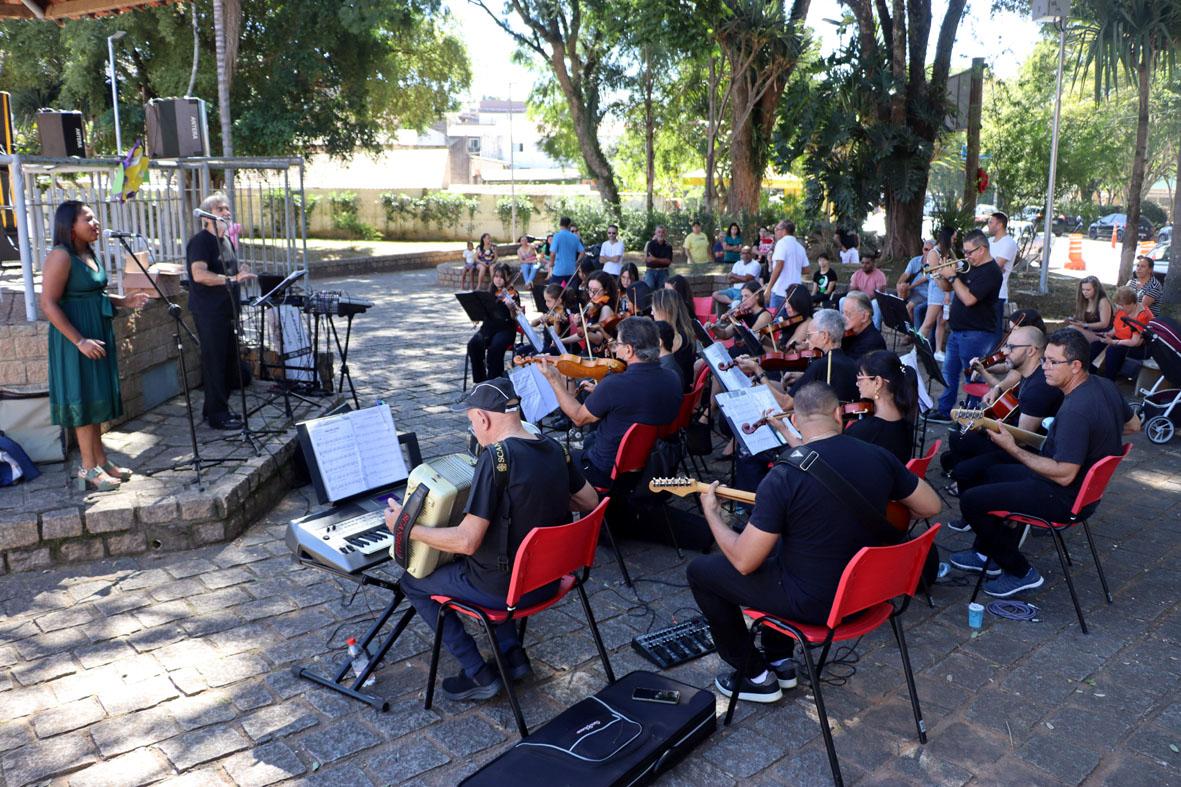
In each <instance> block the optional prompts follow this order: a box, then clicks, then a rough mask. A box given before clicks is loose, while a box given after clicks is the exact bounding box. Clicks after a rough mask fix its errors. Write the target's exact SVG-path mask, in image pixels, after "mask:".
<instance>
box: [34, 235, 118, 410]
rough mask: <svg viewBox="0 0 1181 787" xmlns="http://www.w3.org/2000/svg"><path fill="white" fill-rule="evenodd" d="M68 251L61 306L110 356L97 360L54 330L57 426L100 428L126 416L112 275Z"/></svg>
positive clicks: (52, 394)
mask: <svg viewBox="0 0 1181 787" xmlns="http://www.w3.org/2000/svg"><path fill="white" fill-rule="evenodd" d="M59 248H62V247H59ZM63 250H64V251H66V253H68V254H69V255H70V277H69V279H67V280H66V288H65V290H63V291H62V295H61V299H60V300H59V301H58V305H59V306H61V310H62V311H63V312H65V315H66V319H68V320H69V321H70V324H71V325H73V326H74V327H75V328H77V329H78V332H79V333H81V334H82V336H83V337H84V338H86V339H98V340H99V341H102V342H105V349H106V351H107V354H106V357H104V358H100V359H99V360H97V361H94V360H91V359H90V358H87V357H86V356H85V355H83V354H82V351H81V350H79V349H78V348H77V347H76V346H75V345H74V343H73V342H71V341H70V340H69V339H67V338H66V337H65V336H63V335H62V334H61V332H60V331H59V330H58V329H57V328H55V327H53V326H50V328H49V406H50V409H51V415H52V418H53V422H54V423H55V424H59V425H61V426H67V427H69V426H86V425H87V424H100V423H102V422H104V421H110V420H112V419H113V418H117V417H119V416H121V415H122V414H123V398H122V396H121V395H120V393H119V365H118V363H117V362H116V360H115V328H114V325H113V324H112V319H113V318H114V316H115V307H114V304H112V303H111V300H110V299H109V298H108V297H107V295H106V289H107V272H106V270H104V269H103V268H102V266H101V265H100V266H99V269H98V270H97V271H96V270H93V269H92V268H91V267H90V266H89V265H87V264H86V263H85V262H83V261H82V258H81V257H79V256H78V255H77V254H76V253H75V252H74V251H73V250H72V249H64V248H63Z"/></svg>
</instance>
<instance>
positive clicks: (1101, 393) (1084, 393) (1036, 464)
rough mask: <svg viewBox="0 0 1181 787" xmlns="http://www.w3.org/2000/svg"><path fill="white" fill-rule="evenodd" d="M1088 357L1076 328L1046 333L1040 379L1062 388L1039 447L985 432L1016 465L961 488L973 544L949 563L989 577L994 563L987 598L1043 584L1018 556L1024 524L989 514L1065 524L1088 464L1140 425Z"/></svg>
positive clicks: (1114, 449)
mask: <svg viewBox="0 0 1181 787" xmlns="http://www.w3.org/2000/svg"><path fill="white" fill-rule="evenodd" d="M1014 333H1015V332H1014ZM1090 358H1091V356H1090V346H1089V344H1088V342H1087V340H1086V337H1084V336H1083V335H1082V334H1081V333H1079V332H1078V331H1076V330H1073V329H1071V328H1064V329H1062V330H1059V331H1055V332H1054V333H1052V334H1050V336H1049V337H1047V339H1046V348H1045V351H1044V356H1043V358H1042V362H1043V366H1042V368H1043V369H1044V370H1045V375H1046V382H1047V383H1048V384H1049V385H1050V386H1052V387H1054V388H1057V389H1058V390H1060V391H1061V392H1062V394H1063V399H1062V406H1061V407H1059V408H1058V414H1057V415H1056V416H1055V417H1054V424H1053V426H1051V427H1050V431H1049V434H1047V435H1046V440H1045V443H1044V444H1043V445H1042V447H1041V450H1040V451H1039V452H1034V451H1027V450H1024V449H1022V448H1021V447H1020V446H1018V445H1017V443H1016V441H1015V440H1014V437H1013V435H1012V434H1010V433H1009V432H1008V431H1006V430H1004V429H1002V430H1000V431H999V432H991V431H990V432H988V435H989V439H990V440H992V441H993V442H994V443H995V444H996V445H997V447H998V448H1000V449H1001V450H1002V451H1004V452H1005V453H1006V454H1007V455H1008V456H1009V457H1011V458H1012V459H1014V460H1015V461H1016V463H1015V464H1014V463H1010V464H994V465H992V466H991V467H990V468H989V469H988V470H987V471H986V473H985V474H984V476H983V477H982V478H981V479H980V480H979V481H976V482H973V483H972V484H971V485H970V486H969V485H968V484H967V483H963V484H961V486H960V512H961V514H962V516H963V521H964V523H966V524H967V526H968V527H970V528H971V529H972V532H973V533H974V534H975V537H976V538H975V541H974V543H973V544H972V548H971V549H966V550H963V551H961V552H954V553H952V555H951V557H950V560H949V561H948V562H950V563H951V565H952V566H954V567H955V568H958V569H960V570H961V571H967V572H970V573H976V574H979V573H980V572H982V571H985V572H988V574H989V575H990V576H991V575H992V574H993V573H994V571H993V567H994V566H999V568H1000V574H999V576H996V577H995V578H991V579H987V580H986V581H985V582H984V592H985V593H987V594H988V595H990V596H994V597H997V598H1008V597H1010V596H1013V595H1016V594H1017V593H1021V592H1023V591H1027V590H1034V589H1036V588H1039V587H1041V586H1042V584H1043V583H1044V580H1043V579H1042V576H1041V574H1040V573H1039V572H1038V570H1037V568H1035V567H1034V566H1032V565H1030V563H1029V561H1028V560H1027V559H1026V558H1025V556H1024V555H1022V554H1021V550H1020V543H1021V536H1022V531H1023V528H1020V527H1013V526H1012V525H1011V524H1010V523H1009V522H1007V521H1005V520H1004V519H1003V518H1001V517H997V516H994V515H993V513H992V512H999V511H1020V512H1021V513H1022V514H1026V515H1028V516H1034V517H1038V518H1039V519H1044V520H1046V521H1048V522H1067V521H1070V518H1071V516H1072V513H1071V509H1072V506H1073V505H1074V501H1075V499H1076V498H1077V497H1078V492H1079V489H1080V487H1081V486H1082V483H1083V479H1084V478H1086V476H1087V473H1088V472H1089V471H1090V469H1091V467H1092V466H1093V465H1094V464H1095V463H1096V462H1098V461H1099V460H1100V459H1103V458H1104V457H1108V456H1117V455H1119V454H1120V453H1121V452H1122V446H1121V442H1122V435H1126V434H1131V433H1133V432H1136V431H1138V430H1139V428H1140V419H1139V418H1137V417H1136V415H1135V413H1133V412H1132V410H1131V408H1130V407H1128V403H1127V402H1126V401H1125V400H1124V397H1123V396H1122V395H1121V394H1120V392H1119V389H1117V388H1116V387H1115V384H1114V383H1113V382H1111V381H1110V380H1105V379H1103V378H1101V377H1098V376H1095V375H1092V374H1090V372H1089V371H1088V370H1089V369H1090V365H1091V363H1090ZM990 560H991V561H992V564H991V565H990V562H989V561H990Z"/></svg>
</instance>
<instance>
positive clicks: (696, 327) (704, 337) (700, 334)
mask: <svg viewBox="0 0 1181 787" xmlns="http://www.w3.org/2000/svg"><path fill="white" fill-rule="evenodd" d="M693 333H694V335H696V336H697V341H699V342H701V347H702V348H703V349H704V348H706V347H709V346H710V345H711V344H713V343H714V337H712V336H710V335H709V331H707V330H706V329H705V326H704V325H702V324H701V320H698V319H697V318H694V319H693Z"/></svg>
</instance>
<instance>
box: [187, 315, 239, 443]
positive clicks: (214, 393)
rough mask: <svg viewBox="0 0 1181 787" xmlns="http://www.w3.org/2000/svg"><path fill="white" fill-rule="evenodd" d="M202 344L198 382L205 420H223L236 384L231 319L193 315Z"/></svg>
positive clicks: (219, 316) (236, 363)
mask: <svg viewBox="0 0 1181 787" xmlns="http://www.w3.org/2000/svg"><path fill="white" fill-rule="evenodd" d="M193 322H195V323H196V325H197V338H198V339H199V340H200V342H201V379H202V380H203V384H204V387H205V406H204V407H202V408H201V414H202V415H203V416H204V417H205V420H207V421H212V420H218V419H221V418H224V417H225V416H226V415H227V414H228V413H229V412H230V405H229V397H230V390H231V388H232V387H236V386H237V382H238V374H239V370H238V361H237V359H236V358H235V357H234V318H233V315H230V314H222V313H220V312H212V313H210V312H193Z"/></svg>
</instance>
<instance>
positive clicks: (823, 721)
mask: <svg viewBox="0 0 1181 787" xmlns="http://www.w3.org/2000/svg"><path fill="white" fill-rule="evenodd" d="M939 527H940V525H939V524H935V525H934V526H933V527H931V529H929V530H928V531H927V532H926V533H923V534H922V535H921V536H919V537H918V538H916V539H915V540H913V541H907V542H906V543H904V544H899V545H897V546H890V547H863V548H862V549H861V551H859V552H858V553H857V554H856V555H854V556H853V559H852V560H850V561H849V565H847V566H845V571H844V573H843V574H841V582H840V584H839V585H837V592H836V596H835V598H833V602H832V609H831V610H830V611H829V613H828V621H827V623H825V625H822V626H821V625H815V624H812V623H801V622H798V621H794V620H788V619H786V618H780V617H776V616H774V615H769V614H767V613H765V612H760V611H758V610H754V609H744V610H743V614H745V615H746V616H747V617H748V618H750V619H751V620H752V623H751V627H750V642H751V647H752V648H753V647H754V643H755V641H756V637H758V634H759V630H760V629H762V628H764V627H766V628H769V629H771V630H772V631H775V632H778V633H779V634H782V635H784V636H786V637H791V638H792V639H794V640H795V641H796V642H799V643H800V649H801V650H802V651H804V661H805V662H806V663H807V665H808V678H809V680H810V681H811V685H812V696H813V697H815V701H816V713H817V715H818V716H819V717H820V731H821V732H822V733H823V734H824V745H825V748H827V749H828V764H829V766H830V767H831V768H832V779H833V783H834V784H837V785H841V784H844V781H843V779H842V778H841V766H840V763H838V762H837V752H836V747H835V746H834V745H833V742H832V729H831V728H830V727H829V724H828V712H827V711H826V710H825V708H824V696H823V693H822V691H821V688H820V673H821V672H822V671H823V670H824V665H825V663H826V662H827V660H828V654H829V650H830V649H831V648H832V644H833V643H834V642H843V641H845V640H850V639H856V638H858V637H862V636H864V635H866V634H868V633H869V632H871V631H873V630H875V629H877V628H878V627H879V626H881V625H882V624H883V623H885V622H887V621H889V623H890V627H891V628H892V629H893V630H894V639H895V641H896V642H897V643H898V652H899V654H900V655H901V656H902V669H903V672H904V673H905V674H906V688H907V690H908V691H909V692H910V705H911V709H912V710H913V711H914V723H915V727H916V728H917V729H918V732H919V741H920V742H921V743H926V742H927V726H926V723H925V722H924V721H923V716H922V711H921V710H920V709H919V697H918V693H917V692H916V690H915V685H914V671H913V670H912V669H911V666H910V654H909V652H908V651H907V649H906V637H905V636H904V635H903V633H902V624H901V623H900V622H899V620H898V617H899V616H900V615H901V614H902V613H903V612H905V611H906V608H907V606H909V604H910V599H911V597H912V596H914V592H915V588H917V587H918V582H919V577H920V576H921V575H922V571H923V563H924V562H925V561H926V559H927V552H929V551H930V549H931V545H932V544H933V543H934V541H935V534H936V533H937V532H939ZM899 598H901V602H897V599H899ZM813 647H818V648H820V659H819V661H817V660H815V659H813V658H812V650H811V648H813ZM748 668H749V665H747V664H743V665H742V668H741V669H740V670H739V671H738V672H736V673H735V676H734V686H735V688H736V689H737V687H738V686H739V685H740V681H741V677H740V676H745V675H746V674H747V671H748ZM738 694H739V692H738V691H737V690H736V691H734V692H733V693H732V694H731V695H730V704H729V707H727V708H726V719H725V724H726V725H729V724H730V721H731V719H732V718H733V717H734V708H735V706H736V705H737V702H738Z"/></svg>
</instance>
